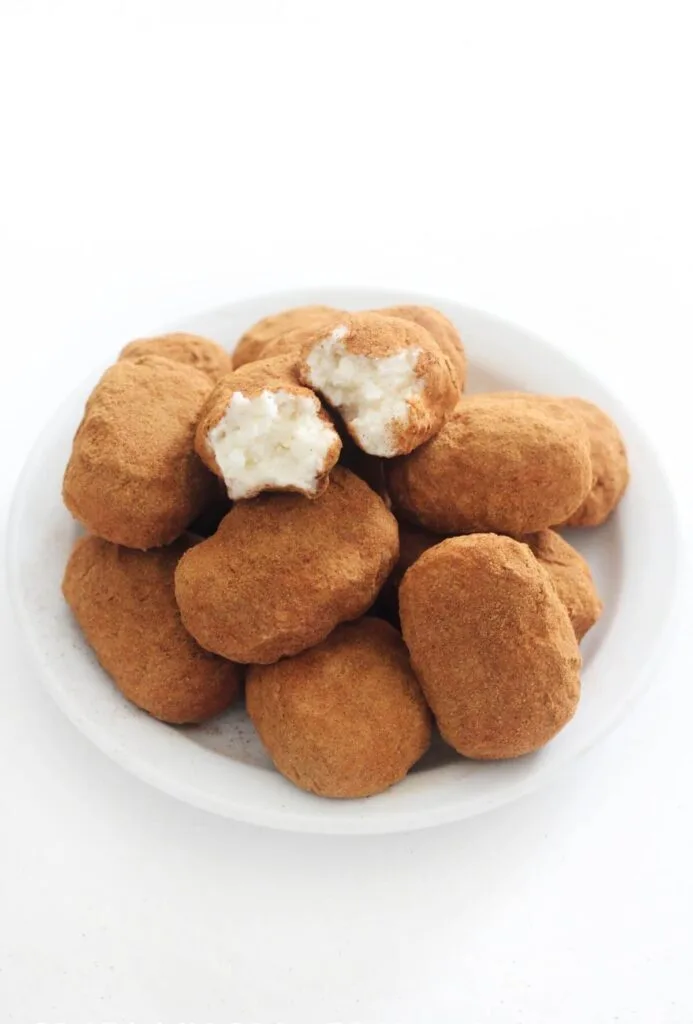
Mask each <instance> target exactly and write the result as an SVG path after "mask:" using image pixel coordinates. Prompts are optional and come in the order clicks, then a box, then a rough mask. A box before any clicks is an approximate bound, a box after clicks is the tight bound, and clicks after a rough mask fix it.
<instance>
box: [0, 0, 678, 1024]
mask: <svg viewBox="0 0 693 1024" xmlns="http://www.w3.org/2000/svg"><path fill="white" fill-rule="evenodd" d="M688 6H689V5H687V3H686V2H681V3H674V2H666V0H664V2H662V0H660V2H644V3H639V2H638V0H629V2H625V0H624V2H610V0H582V2H581V3H579V4H577V3H567V2H560V0H546V2H535V0H525V2H523V3H517V2H513V0H508V2H505V3H503V2H496V0H485V2H483V3H482V2H480V0H477V2H464V3H463V2H460V0H456V2H452V0H451V2H450V3H449V4H444V3H441V2H436V0H426V2H425V3H407V2H404V0H400V2H392V3H389V2H385V0H381V2H379V0H350V2H349V3H336V2H333V0H322V2H317V0H316V2H314V3H308V2H301V0H295V2H291V0H285V2H281V0H275V2H269V0H249V2H247V3H244V2H231V0H229V2H226V3H222V2H218V3H209V2H205V0H190V2H188V3H185V2H182V0H167V2H164V0H160V2H159V3H156V2H149V0H136V2H135V0H133V2H132V3H125V2H121V3H117V2H109V0H101V2H93V0H92V2H89V3H88V2H86V0H85V2H83V3H78V2H69V0H62V2H60V0H52V2H48V0H46V2H45V3H40V2H38V0H35V2H29V0H25V2H21V0H0V118H1V120H0V151H1V154H2V155H1V156H0V295H1V301H0V313H1V317H0V351H1V352H2V362H1V363H0V391H1V395H0V454H1V457H2V459H1V463H0V502H1V503H2V522H3V529H4V520H5V516H6V512H7V507H8V504H9V500H10V496H11V492H12V489H13V485H14V480H15V478H16V475H17V473H18V471H19V469H20V466H21V464H22V462H23V459H24V457H25V455H26V453H27V451H28V449H29V447H30V445H31V443H32V440H33V438H34V436H35V435H36V434H37V432H38V430H39V428H40V426H41V424H42V422H43V421H44V420H45V419H46V417H47V416H48V415H49V414H50V413H51V411H52V410H53V409H54V408H55V407H56V405H57V404H59V403H60V401H61V399H62V397H63V396H64V394H65V393H66V391H67V390H68V389H70V388H71V387H72V386H73V385H74V384H75V383H77V382H78V381H79V380H80V379H81V378H82V377H83V376H84V375H85V374H86V372H87V371H88V370H89V369H91V368H92V367H93V366H95V365H98V364H100V363H104V362H105V361H106V360H107V359H108V358H109V357H110V356H111V355H112V354H113V352H114V351H115V350H116V349H117V348H118V347H119V346H120V345H122V344H123V343H124V342H125V341H127V340H129V338H130V337H132V336H135V335H138V334H145V333H147V332H149V331H151V330H156V329H157V328H158V327H160V326H161V325H162V324H164V323H166V322H168V321H170V320H172V319H175V317H177V316H179V315H182V314H187V313H193V312H196V311H198V310H203V309H205V308H206V307H209V306H212V305H215V304H219V303H222V302H226V301H229V300H231V299H233V298H234V297H242V296H245V295H247V294H249V293H252V292H257V291H261V290H264V289H267V288H272V287H290V286H292V285H299V284H311V283H315V284H320V283H332V284H384V285H396V286H403V287H410V288H412V289H416V290H420V291H424V290H428V291H431V292H434V293H436V292H437V293H439V294H447V295H449V296H451V297H453V298H456V299H459V300H461V301H463V302H467V303H469V304H472V305H479V306H482V307H485V308H487V309H489V310H491V311H493V312H496V313H498V314H500V315H502V316H503V315H504V316H508V317H510V318H511V319H514V320H517V321H518V322H520V323H522V324H524V325H525V326H527V327H530V328H532V329H534V330H536V331H538V332H539V333H541V334H544V335H545V336H546V337H548V338H549V339H551V340H552V341H553V342H555V343H556V344H558V345H560V346H562V347H563V348H564V349H566V350H567V351H569V352H571V353H573V354H574V355H575V356H576V357H578V358H579V359H581V360H582V361H583V362H585V363H586V364H588V365H589V366H590V367H591V368H593V369H595V370H596V371H597V372H598V373H599V374H600V375H601V376H602V377H603V378H604V380H605V381H606V382H607V384H608V385H609V386H611V387H612V388H613V389H614V390H616V391H617V392H618V393H619V395H620V396H621V397H622V398H623V399H624V400H625V401H626V402H627V403H628V404H629V405H631V406H632V407H633V408H634V409H635V410H636V411H637V412H638V414H639V416H640V419H641V420H642V422H643V425H644V426H645V427H646V428H647V429H648V430H649V431H650V433H651V435H652V436H653V438H654V439H655V441H656V442H657V444H658V446H659V449H660V451H661V454H662V458H663V460H664V461H665V463H666V464H667V466H668V468H669V470H670V473H671V476H672V480H673V482H674V485H675V487H676V489H677V492H678V494H679V497H680V499H681V506H682V514H683V517H684V521H685V523H686V526H687V527H688V526H689V525H690V523H691V516H690V512H689V508H688V506H689V504H690V499H691V496H693V488H692V487H691V456H690V435H691V409H690V406H691V399H690V394H691V384H690V376H689V373H688V372H687V368H688V367H690V365H691V360H690V348H691V334H692V332H691V314H692V313H693V288H692V284H691V282H692V281H693V255H692V253H693V242H692V237H693V200H692V198H691V197H692V195H693V159H692V157H691V143H690V135H691V111H690V106H691V103H690V97H691V95H693V72H692V70H691V67H692V62H691V60H690V54H689V50H690V33H689V32H688V30H687V27H686V13H687V7H688ZM689 13H690V11H689ZM687 502H688V505H687ZM646 585H647V581H646V580H644V581H643V586H646ZM685 599H688V595H687V594H686V595H684V600H685ZM0 601H1V602H2V605H1V607H0V639H1V648H0V650H1V663H0V664H1V667H2V672H1V677H0V678H1V680H2V686H1V688H0V1019H1V1020H2V1021H3V1022H7V1024H14V1022H20V1024H25V1022H26V1024H37V1022H39V1021H45V1022H50V1024H57V1022H59V1021H62V1022H66V1024H87V1022H107V1021H108V1022H117V1024H125V1022H128V1024H129V1022H134V1024H156V1022H161V1024H181V1022H186V1024H229V1022H231V1021H242V1022H244V1024H250V1022H259V1024H269V1022H279V1021H281V1022H284V1024H328V1022H335V1021H339V1022H343V1024H346V1022H357V1021H358V1022H361V1024H365V1022H369V1024H374V1022H378V1024H419V1022H421V1024H429V1022H433V1024H448V1022H449V1024H453V1022H455V1024H457V1022H461V1024H607V1022H608V1024H611V1022H621V1024H624V1022H627V1024H691V1022H693V883H692V881H691V877H692V871H691V863H692V862H693V844H692V841H691V836H692V833H693V824H692V822H693V797H692V796H691V789H692V785H693V742H692V741H691V728H692V727H693V696H692V684H693V672H692V669H693V663H692V659H691V654H690V651H689V647H690V644H689V643H688V639H687V638H688V636H690V631H689V629H688V627H687V626H686V628H685V629H684V630H682V631H681V635H680V637H679V639H678V642H677V643H676V644H675V646H674V647H673V648H672V649H671V650H670V651H669V652H667V653H666V654H665V655H664V656H663V658H662V661H661V664H660V668H659V671H658V673H657V678H656V679H655V681H654V685H653V687H652V690H651V691H650V693H649V694H648V696H647V697H646V698H645V699H644V700H643V701H642V703H641V704H640V705H639V706H638V707H637V709H636V710H635V711H634V712H633V714H632V715H631V716H630V718H629V719H628V721H627V722H626V723H625V724H624V726H622V727H621V728H620V730H619V731H618V732H616V733H615V734H614V735H613V736H612V737H610V738H609V739H608V740H607V741H605V742H604V743H603V744H602V746H601V747H600V748H599V749H598V750H596V751H594V752H593V753H592V754H590V755H589V756H588V757H586V758H584V759H583V760H582V761H580V762H579V763H577V764H575V765H574V767H573V769H572V771H571V772H570V773H568V774H567V775H566V776H565V777H564V778H562V779H561V780H560V781H558V782H557V783H556V784H555V785H553V787H551V788H550V789H548V790H545V791H544V792H542V793H541V794H539V795H537V796H535V797H532V798H530V799H526V800H524V801H522V802H520V803H517V804H515V805H513V806H511V807H509V808H505V809H502V810H500V811H498V812H496V813H494V814H492V815H489V816H487V817H485V818H481V819H476V820H473V821H470V822H467V823H464V824H460V825H457V826H450V827H446V828H440V829H437V830H433V831H430V832H426V833H419V834H411V835H401V836H390V837H382V838H374V839H369V838H329V837H319V838H312V837H310V836H292V835H288V834H280V833H271V832H267V831H262V830H259V829H254V828H250V827H243V826H240V825H234V824H233V823H231V822H227V821H223V820H221V819H215V818H213V817H211V816H208V815H207V814H204V813H202V812H197V811H195V810H192V809H190V808H188V807H186V806H183V805H179V804H178V803H176V802H175V801H173V800H171V799H169V798H167V797H165V796H163V795H161V794H159V793H158V792H155V791H153V790H150V789H148V788H147V787H146V786H145V785H144V784H142V783H140V782H138V781H136V780H135V779H132V778H130V777H128V776H127V775H126V774H125V773H124V772H123V771H122V770H121V769H120V768H118V767H116V766H115V765H113V764H111V763H110V762H109V761H107V760H106V758H105V757H103V756H102V755H101V754H100V753H98V752H97V751H96V750H95V749H93V748H92V747H91V746H90V745H89V743H88V742H87V741H86V740H84V739H83V738H82V737H81V736H80V735H78V734H77V733H76V731H75V730H74V729H73V728H72V727H71V726H70V725H69V724H68V722H67V721H65V720H63V718H62V717H61V715H60V713H59V712H58V710H57V709H56V708H55V707H54V706H53V705H52V703H51V702H50V700H49V698H48V697H47V696H46V695H45V694H44V692H43V690H42V689H41V685H40V682H39V680H38V679H37V678H36V676H35V675H34V673H33V671H32V670H31V669H30V668H29V665H28V663H27V661H26V659H25V656H24V654H23V651H22V649H21V644H20V641H19V638H18V637H16V636H15V630H14V625H13V621H12V618H11V609H10V606H9V599H8V596H7V594H6V592H5V581H4V575H3V578H2V590H1V592H0ZM689 621H690V620H689Z"/></svg>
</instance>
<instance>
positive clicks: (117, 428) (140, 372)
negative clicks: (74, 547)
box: [63, 356, 216, 549]
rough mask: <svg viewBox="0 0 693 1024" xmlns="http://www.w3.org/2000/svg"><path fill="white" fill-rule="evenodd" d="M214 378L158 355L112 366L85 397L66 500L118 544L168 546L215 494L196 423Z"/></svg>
mask: <svg viewBox="0 0 693 1024" xmlns="http://www.w3.org/2000/svg"><path fill="white" fill-rule="evenodd" d="M211 389H212V383H211V381H210V379H209V378H208V377H207V376H205V374H203V373H200V372H199V371H198V370H194V369H192V368H191V367H189V366H183V365H181V364H180V363H175V362H172V361H171V360H170V359H164V358H162V357H160V356H140V357H138V358H133V359H123V360H121V361H120V362H117V363H115V364H114V365H113V366H111V367H110V368H109V369H108V370H106V372H105V373H104V375H103V376H102V378H101V380H100V381H99V382H98V384H97V385H96V387H95V388H94V390H93V391H92V393H91V395H90V396H89V399H88V400H87V403H86V407H85V411H84V416H83V418H82V422H81V423H80V425H79V427H78V429H77V433H76V434H75V438H74V441H73V444H72V453H71V455H70V461H69V462H68V465H67V469H66V470H65V476H64V479H63V500H64V502H65V505H66V506H67V508H68V509H69V510H70V512H71V513H72V515H73V516H74V517H75V518H76V519H78V520H79V521H80V522H81V523H83V525H84V526H85V527H86V528H87V529H88V530H89V531H90V532H91V533H95V534H96V535H97V536H99V537H103V538H104V539H105V540H110V541H112V542H113V543H114V544H123V545H125V546H126V547H132V548H141V549H147V548H152V547H159V546H160V545H162V544H170V543H171V541H173V540H175V539H176V537H179V536H180V535H181V534H182V533H183V531H184V530H185V528H186V527H187V526H188V524H189V523H191V522H192V521H193V519H195V517H196V516H198V515H199V514H200V513H201V512H202V511H203V510H204V509H205V508H206V507H207V505H208V504H209V502H210V501H211V500H212V499H213V497H214V494H215V488H216V484H215V480H214V477H213V476H212V474H211V473H210V472H209V471H208V470H207V469H206V468H205V466H203V464H202V462H201V461H200V459H199V458H198V456H197V455H196V454H195V450H194V447H193V442H194V437H195V427H196V425H197V421H198V419H199V416H200V413H201V411H202V407H203V405H204V403H205V400H206V398H207V396H208V394H209V392H210V391H211Z"/></svg>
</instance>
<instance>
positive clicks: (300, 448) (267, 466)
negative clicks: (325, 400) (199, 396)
mask: <svg viewBox="0 0 693 1024" xmlns="http://www.w3.org/2000/svg"><path fill="white" fill-rule="evenodd" d="M207 438H208V440H209V443H210V445H211V448H212V451H213V452H214V458H215V459H216V461H217V465H218V466H219V469H220V470H221V472H222V475H223V477H224V482H225V484H226V489H227V491H228V493H229V497H230V498H233V499H238V498H246V497H248V496H250V495H253V494H256V493H258V491H260V490H262V489H263V488H268V489H271V488H285V487H296V488H298V489H299V490H301V491H305V492H306V493H307V494H311V493H314V492H315V491H316V489H317V485H318V480H319V477H320V476H321V475H322V473H323V471H324V467H325V459H326V458H327V453H328V451H329V450H330V448H331V447H332V445H333V444H334V442H335V440H336V432H335V430H334V428H333V427H332V425H331V424H329V423H326V422H325V421H324V420H323V419H322V418H321V417H320V403H319V401H318V399H317V398H315V397H314V396H312V395H295V394H291V393H290V392H287V391H283V390H277V391H268V390H265V391H263V392H261V394H259V395H256V396H254V397H252V398H248V397H247V396H246V395H244V394H242V393H241V392H240V391H235V392H234V393H233V394H232V396H231V398H230V400H229V404H228V405H227V407H226V412H225V413H224V415H223V417H222V418H221V420H220V421H219V422H218V423H217V425H216V426H215V427H213V428H212V429H211V430H210V431H209V433H208V435H207Z"/></svg>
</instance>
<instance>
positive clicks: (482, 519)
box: [385, 392, 592, 534]
mask: <svg viewBox="0 0 693 1024" xmlns="http://www.w3.org/2000/svg"><path fill="white" fill-rule="evenodd" d="M385 468H386V476H387V486H388V490H389V493H390V497H391V499H392V502H393V507H394V508H395V509H397V510H399V512H400V513H402V514H403V515H404V516H405V517H406V518H408V519H410V520H411V521H412V522H415V523H417V524H418V525H420V526H423V527H425V528H426V529H428V530H432V531H434V532H436V533H442V534H460V533H468V532H470V531H471V530H477V531H480V532H483V531H490V532H497V533H509V534H524V533H534V532H536V531H538V530H543V529H546V528H547V527H549V526H553V525H555V524H557V523H562V522H564V521H565V520H566V518H568V517H569V516H570V515H571V513H572V512H574V511H575V509H577V508H578V506H579V505H580V504H581V503H582V502H583V501H584V499H585V497H586V495H587V494H588V492H589V489H590V486H591V483H592V464H591V460H590V448H589V439H588V437H587V431H586V429H585V427H584V425H583V423H582V422H581V420H580V419H579V417H578V416H576V415H575V413H573V412H572V411H571V410H570V409H569V408H568V407H567V406H566V405H565V404H564V403H563V402H561V401H560V400H555V401H552V400H549V399H546V398H544V397H543V396H534V395H521V394H517V393H507V394H505V393H502V392H501V393H498V394H484V395H470V396H463V397H462V398H461V399H460V402H459V404H458V405H457V407H456V409H455V411H454V413H453V414H452V415H451V416H450V418H449V419H448V420H447V421H446V423H445V424H444V425H443V427H442V429H441V430H440V432H439V433H438V434H437V435H436V436H435V437H434V438H433V439H432V440H431V441H429V442H428V443H427V444H425V445H423V446H422V447H421V448H418V449H417V450H416V451H414V452H412V453H411V454H410V455H408V456H406V457H405V458H401V459H396V460H393V461H391V462H388V463H387V464H386V467H385Z"/></svg>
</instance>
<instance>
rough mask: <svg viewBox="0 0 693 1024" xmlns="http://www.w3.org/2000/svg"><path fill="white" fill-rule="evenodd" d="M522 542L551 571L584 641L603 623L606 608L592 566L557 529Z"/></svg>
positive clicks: (558, 590) (553, 580)
mask: <svg viewBox="0 0 693 1024" xmlns="http://www.w3.org/2000/svg"><path fill="white" fill-rule="evenodd" d="M519 539H521V540H523V541H524V542H525V543H526V544H528V545H529V547H530V549H531V551H532V553H533V554H534V556H535V557H536V558H537V559H538V561H539V562H540V563H541V565H543V567H544V568H545V569H546V571H547V572H548V574H549V576H550V577H551V581H552V583H553V585H554V586H555V588H556V592H557V594H558V596H559V597H560V599H561V601H562V602H563V604H564V605H565V607H566V610H567V612H568V615H569V616H570V621H571V622H572V624H573V629H574V630H575V636H576V637H577V638H578V640H582V638H583V637H584V635H585V633H587V632H588V630H590V629H591V628H592V626H594V624H595V623H596V622H598V621H599V617H600V616H601V614H602V611H603V608H604V606H603V604H602V602H601V599H600V597H599V594H598V593H597V588H596V587H595V585H594V580H593V579H592V573H591V571H590V567H589V565H588V564H587V562H586V561H585V559H584V558H583V557H582V555H581V554H580V552H579V551H576V550H575V548H574V547H573V546H572V545H571V544H569V543H568V541H567V540H565V539H564V538H563V537H561V535H560V534H558V533H556V532H555V531H554V530H542V531H541V532H540V533H535V534H532V535H530V536H529V537H522V538H519Z"/></svg>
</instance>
